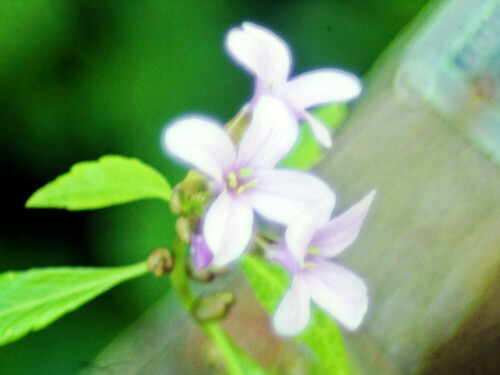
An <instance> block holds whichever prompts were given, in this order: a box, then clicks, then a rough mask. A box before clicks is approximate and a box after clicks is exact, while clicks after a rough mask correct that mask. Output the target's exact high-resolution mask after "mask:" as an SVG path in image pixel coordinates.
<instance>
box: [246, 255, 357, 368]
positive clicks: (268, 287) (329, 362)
mask: <svg viewBox="0 0 500 375" xmlns="http://www.w3.org/2000/svg"><path fill="white" fill-rule="evenodd" d="M240 265H241V268H242V269H243V272H244V273H245V275H246V277H247V278H248V280H249V282H250V284H251V285H252V287H253V288H254V290H255V293H256V294H257V297H258V299H259V301H260V302H261V303H262V305H263V306H264V308H265V309H266V310H267V311H268V312H269V313H271V312H273V311H274V310H275V309H276V307H277V306H278V304H279V302H280V300H281V298H282V297H283V295H284V294H285V292H286V290H287V289H288V286H289V285H290V277H289V276H288V274H287V272H286V271H285V270H284V269H283V268H281V267H279V266H277V265H274V264H270V263H269V262H267V261H265V260H263V259H261V258H257V257H255V256H251V255H247V256H244V257H243V258H242V260H241V262H240ZM295 339H296V340H297V341H299V342H301V341H302V342H304V343H306V344H307V345H308V346H309V347H310V348H311V350H312V351H313V352H314V353H315V354H316V355H317V356H318V358H319V359H320V360H321V362H322V364H323V365H324V366H325V368H326V369H327V370H328V371H330V374H331V375H348V374H349V371H348V366H347V358H346V354H345V349H344V344H343V341H342V335H341V333H340V330H339V328H338V327H337V325H336V324H335V323H334V322H333V321H332V319H331V318H330V317H329V316H328V315H327V314H325V313H324V312H323V311H321V310H319V309H317V308H313V309H312V315H311V321H310V323H309V325H308V327H307V328H306V330H305V331H304V332H303V333H301V334H300V335H298V336H296V337H295Z"/></svg>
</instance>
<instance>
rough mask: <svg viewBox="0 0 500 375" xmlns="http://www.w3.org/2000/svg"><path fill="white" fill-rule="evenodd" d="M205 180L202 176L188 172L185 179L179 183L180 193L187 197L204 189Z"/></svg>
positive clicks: (194, 172)
mask: <svg viewBox="0 0 500 375" xmlns="http://www.w3.org/2000/svg"><path fill="white" fill-rule="evenodd" d="M205 183H206V178H205V176H203V175H202V174H200V173H198V172H196V171H193V170H190V171H189V172H188V174H187V176H186V178H185V179H184V180H183V181H182V182H181V189H182V192H183V193H184V194H185V195H186V197H189V196H191V195H193V194H195V193H198V192H199V191H201V190H203V189H204V188H205Z"/></svg>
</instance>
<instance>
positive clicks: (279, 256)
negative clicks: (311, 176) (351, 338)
mask: <svg viewBox="0 0 500 375" xmlns="http://www.w3.org/2000/svg"><path fill="white" fill-rule="evenodd" d="M374 195H375V191H372V192H371V193H370V194H368V195H367V196H366V197H365V198H364V199H362V200H361V201H360V202H358V203H357V204H356V205H354V206H353V207H351V208H350V209H349V210H347V211H346V212H345V213H343V214H342V215H340V216H338V217H335V218H333V219H332V220H330V221H329V222H328V223H326V224H321V222H320V221H319V220H318V218H317V216H316V215H314V214H312V212H308V213H304V214H303V215H300V216H299V217H298V218H297V219H296V220H295V221H294V222H293V223H292V224H290V226H289V227H288V228H287V230H286V233H285V240H284V241H283V243H282V244H281V245H280V246H278V247H277V248H276V249H274V250H272V251H271V258H272V259H273V260H274V261H275V262H277V263H279V264H281V265H282V266H283V267H285V268H286V269H287V270H288V272H289V273H290V274H291V276H292V283H291V286H290V288H289V289H288V291H287V292H286V294H285V296H284V297H283V299H282V300H281V302H280V304H279V306H278V308H277V309H276V312H275V314H274V317H273V325H274V328H275V330H276V332H277V333H278V334H281V335H285V336H290V335H295V334H297V333H299V332H300V331H302V330H303V329H304V328H305V327H306V325H307V323H308V322H309V318H310V308H311V307H310V304H311V300H312V301H313V302H315V303H316V304H317V305H318V306H319V307H321V308H322V309H323V310H325V311H326V312H327V313H329V314H330V315H331V316H332V317H333V318H335V319H336V320H337V321H338V322H339V323H341V324H342V325H343V326H345V327H346V328H348V329H351V330H353V329H356V328H357V327H358V326H359V325H360V323H361V321H362V319H363V317H364V315H365V313H366V311H367V308H368V296H367V288H366V285H365V282H364V281H363V279H361V278H360V277H359V276H357V275H356V274H354V273H353V272H351V271H350V270H348V269H346V268H344V267H342V266H340V265H339V264H337V263H335V262H333V261H331V260H329V259H328V258H331V257H334V256H337V255H339V254H340V253H341V252H343V251H344V250H345V249H346V248H347V247H348V246H349V245H351V244H352V243H353V242H354V240H355V239H356V237H357V236H358V233H359V231H360V229H361V224H362V223H363V220H364V218H365V217H366V214H367V212H368V209H369V208H370V205H371V203H372V201H373V197H374Z"/></svg>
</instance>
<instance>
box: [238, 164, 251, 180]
mask: <svg viewBox="0 0 500 375" xmlns="http://www.w3.org/2000/svg"><path fill="white" fill-rule="evenodd" d="M252 173H253V168H252V167H246V168H241V169H240V177H241V178H245V177H249V176H250V175H251V174H252Z"/></svg>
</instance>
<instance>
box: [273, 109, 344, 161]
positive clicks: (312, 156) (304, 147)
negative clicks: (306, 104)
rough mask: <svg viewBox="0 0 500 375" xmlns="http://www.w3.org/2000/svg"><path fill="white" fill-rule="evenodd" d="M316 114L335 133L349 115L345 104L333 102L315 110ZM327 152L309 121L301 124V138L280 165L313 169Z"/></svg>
mask: <svg viewBox="0 0 500 375" xmlns="http://www.w3.org/2000/svg"><path fill="white" fill-rule="evenodd" d="M314 116H315V117H316V118H318V119H319V120H321V121H322V122H323V123H324V124H325V125H326V126H327V128H328V129H329V130H330V131H331V132H332V133H333V132H334V131H335V130H337V129H338V128H340V126H341V125H342V123H343V122H344V120H345V118H346V116H347V106H346V105H345V104H332V105H328V106H324V107H321V108H319V109H317V110H315V111H314ZM324 155H325V153H324V150H323V148H322V147H321V145H320V144H319V143H318V141H317V140H316V138H314V136H313V134H312V131H311V128H310V126H309V125H308V124H307V123H303V124H301V126H300V130H299V138H298V140H297V143H296V144H295V147H294V148H293V150H292V151H291V152H290V153H289V154H288V155H287V156H286V157H285V158H284V159H283V160H282V161H281V163H280V166H281V167H285V168H293V169H301V170H306V169H311V168H312V167H314V166H315V165H316V164H318V163H319V162H320V161H321V160H323V157H324Z"/></svg>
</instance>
